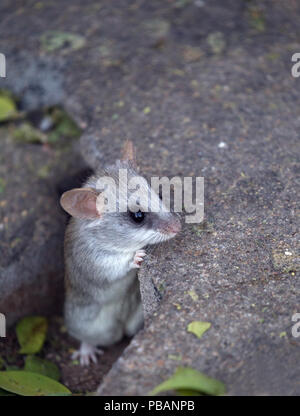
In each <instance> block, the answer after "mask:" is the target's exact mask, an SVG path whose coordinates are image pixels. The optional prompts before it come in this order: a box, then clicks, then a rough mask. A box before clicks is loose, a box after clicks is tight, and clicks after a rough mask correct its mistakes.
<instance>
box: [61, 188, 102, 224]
mask: <svg viewBox="0 0 300 416" xmlns="http://www.w3.org/2000/svg"><path fill="white" fill-rule="evenodd" d="M97 197H98V194H97V192H96V191H95V190H94V189H92V188H75V189H71V191H67V192H65V193H63V194H62V196H61V198H60V205H61V206H62V207H63V209H64V210H65V211H67V213H68V214H70V215H71V216H72V217H75V218H82V219H90V220H92V219H96V218H100V216H101V214H100V213H99V211H98V210H97V204H96V202H97Z"/></svg>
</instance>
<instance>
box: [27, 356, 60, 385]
mask: <svg viewBox="0 0 300 416" xmlns="http://www.w3.org/2000/svg"><path fill="white" fill-rule="evenodd" d="M24 370H25V371H30V372H31V373H38V374H42V375H43V376H47V377H49V378H52V379H53V380H57V381H58V380H59V379H60V372H59V369H58V367H57V365H55V364H54V363H52V362H51V361H48V360H43V359H42V358H39V357H36V356H34V355H28V356H27V357H26V359H25V367H24Z"/></svg>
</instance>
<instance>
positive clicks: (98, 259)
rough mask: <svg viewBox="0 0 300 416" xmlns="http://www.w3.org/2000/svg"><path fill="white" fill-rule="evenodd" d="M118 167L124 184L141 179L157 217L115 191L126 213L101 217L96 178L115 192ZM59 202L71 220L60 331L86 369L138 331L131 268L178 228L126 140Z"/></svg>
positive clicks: (140, 320)
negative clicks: (74, 344) (119, 154)
mask: <svg viewBox="0 0 300 416" xmlns="http://www.w3.org/2000/svg"><path fill="white" fill-rule="evenodd" d="M120 169H123V170H124V169H126V171H127V175H128V179H130V178H135V177H138V178H139V179H140V181H141V187H142V192H143V193H144V195H151V204H152V203H153V205H151V207H152V211H155V212H152V211H151V210H150V209H149V206H145V201H144V202H143V201H135V202H134V203H133V202H132V200H133V201H134V199H132V198H130V196H131V194H132V191H130V190H128V193H126V194H125V193H124V192H117V205H118V206H120V204H121V203H122V204H125V207H126V211H125V210H123V211H125V212H123V211H122V212H121V210H116V212H107V211H106V210H105V209H104V204H103V203H99V195H101V191H102V192H103V189H102V190H101V189H99V178H103V177H104V178H112V179H113V180H114V181H115V183H116V188H117V189H120V186H121V183H120V179H119V176H118V175H119V171H120ZM139 183H140V182H139ZM110 191H111V192H113V191H114V189H113V186H111V189H110V185H109V184H108V187H107V188H106V195H109V192H110ZM97 198H98V199H97ZM142 199H143V198H142ZM97 201H98V202H97ZM60 204H61V206H62V208H63V209H64V210H65V211H66V212H67V213H69V214H70V215H71V219H70V222H69V224H68V225H67V228H66V233H65V243H64V257H65V292H66V293H65V304H64V320H65V326H66V328H67V331H68V332H69V334H70V335H71V336H72V337H74V338H76V339H77V340H79V341H80V342H81V344H80V348H79V350H78V351H76V352H75V353H74V354H73V356H72V358H73V359H78V360H79V361H80V364H81V365H89V364H90V363H91V362H94V363H96V362H97V355H100V354H102V353H103V350H102V349H100V347H108V346H110V345H113V344H115V343H116V342H118V341H120V340H121V339H122V338H123V337H124V336H128V337H131V336H133V335H134V334H135V333H136V332H137V331H138V330H139V329H141V328H142V326H143V308H142V301H141V294H140V288H139V281H138V277H137V271H138V269H139V268H140V267H141V264H142V262H143V260H144V257H145V255H146V252H145V250H144V248H145V247H146V246H148V245H151V244H155V243H159V242H163V241H165V240H168V239H170V238H172V237H174V236H175V235H176V234H177V233H178V232H179V231H180V229H181V223H180V219H179V217H178V215H177V214H175V213H172V212H167V210H166V209H165V206H164V204H163V201H162V200H161V199H160V198H159V196H158V195H157V194H156V193H155V192H154V191H153V190H152V189H151V187H150V185H149V183H148V182H147V180H146V179H145V178H143V177H141V176H140V175H139V174H138V168H137V166H136V161H135V149H134V147H133V144H132V142H131V141H126V143H125V145H124V149H123V158H122V159H120V160H117V161H116V162H115V164H114V165H110V166H108V167H106V168H104V169H103V170H102V169H99V170H98V171H96V172H95V174H94V175H92V176H91V177H90V178H89V179H88V180H87V181H86V182H85V183H84V184H83V186H82V187H81V188H75V189H71V190H69V191H67V192H64V193H63V195H62V196H61V199H60ZM133 205H134V206H133ZM153 206H154V207H156V208H155V209H153Z"/></svg>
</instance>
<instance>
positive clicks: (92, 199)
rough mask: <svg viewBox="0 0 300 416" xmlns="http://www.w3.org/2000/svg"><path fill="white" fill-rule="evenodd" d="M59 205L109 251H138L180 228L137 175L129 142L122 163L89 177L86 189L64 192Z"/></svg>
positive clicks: (173, 234)
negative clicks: (79, 221)
mask: <svg viewBox="0 0 300 416" xmlns="http://www.w3.org/2000/svg"><path fill="white" fill-rule="evenodd" d="M108 201H109V202H110V204H109V209H108V205H107V202H108ZM61 205H62V207H63V208H64V209H65V210H66V211H67V212H68V213H69V214H70V215H71V216H73V217H75V218H77V219H79V220H82V221H81V222H82V224H83V225H84V227H85V228H86V229H87V230H89V232H91V233H93V235H94V236H95V237H97V239H98V240H99V241H100V242H101V246H102V247H103V248H106V249H109V250H119V251H134V250H138V249H140V248H142V247H144V246H146V245H148V244H155V243H159V242H162V241H165V240H168V239H170V238H172V237H174V236H175V235H176V234H177V233H178V232H179V231H180V229H181V224H180V219H179V217H178V216H177V215H176V214H174V213H172V212H168V210H167V209H166V207H165V206H164V204H163V202H162V200H161V199H160V198H159V196H158V195H157V194H156V193H155V192H154V191H153V190H152V189H151V187H150V185H149V183H148V182H147V181H146V179H145V178H143V177H141V176H139V174H138V173H137V171H136V167H135V158H134V149H133V146H132V143H131V142H126V144H125V147H124V155H123V159H122V160H118V161H117V162H116V163H115V164H114V165H113V166H109V167H107V168H106V169H105V171H104V172H101V173H100V174H97V175H96V176H93V177H91V178H90V179H89V180H88V181H87V183H86V184H85V187H83V188H78V189H72V190H71V191H68V192H65V193H64V194H63V195H62V197H61ZM114 207H115V208H116V209H112V208H114Z"/></svg>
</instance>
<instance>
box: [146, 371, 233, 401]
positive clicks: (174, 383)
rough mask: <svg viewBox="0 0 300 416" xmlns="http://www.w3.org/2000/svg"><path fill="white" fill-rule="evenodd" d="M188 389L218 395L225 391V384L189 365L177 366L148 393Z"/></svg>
mask: <svg viewBox="0 0 300 416" xmlns="http://www.w3.org/2000/svg"><path fill="white" fill-rule="evenodd" d="M169 390H176V391H179V393H180V391H189V390H193V391H194V392H199V393H203V394H209V395H214V396H218V395H220V394H224V393H225V386H224V384H223V383H222V382H221V381H218V380H215V379H213V378H211V377H208V376H206V375H205V374H203V373H200V371H197V370H194V369H193V368H190V367H178V368H177V369H176V371H175V373H174V374H173V375H172V376H171V377H170V378H169V379H168V380H166V381H164V382H163V383H161V384H159V385H158V386H157V387H155V388H154V389H153V390H152V391H151V392H150V394H152V395H153V394H157V393H160V392H162V391H169Z"/></svg>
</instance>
